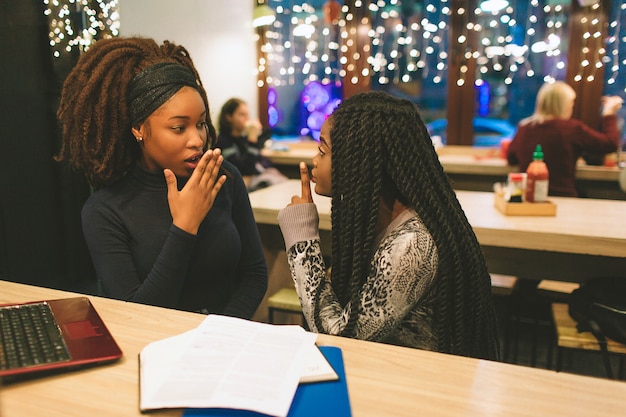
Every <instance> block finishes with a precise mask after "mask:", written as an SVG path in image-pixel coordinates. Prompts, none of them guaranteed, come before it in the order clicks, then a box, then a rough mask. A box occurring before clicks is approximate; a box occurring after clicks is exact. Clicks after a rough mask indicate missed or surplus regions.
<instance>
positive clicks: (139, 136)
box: [130, 125, 143, 142]
mask: <svg viewBox="0 0 626 417" xmlns="http://www.w3.org/2000/svg"><path fill="white" fill-rule="evenodd" d="M130 131H131V132H132V134H133V136H134V137H135V139H136V140H137V142H141V141H142V140H143V125H139V126H138V127H132V128H131V129H130Z"/></svg>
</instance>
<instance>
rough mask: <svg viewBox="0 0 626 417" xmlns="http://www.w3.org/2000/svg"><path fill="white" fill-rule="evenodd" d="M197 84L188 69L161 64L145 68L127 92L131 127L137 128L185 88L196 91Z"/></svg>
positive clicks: (173, 64) (178, 65)
mask: <svg viewBox="0 0 626 417" xmlns="http://www.w3.org/2000/svg"><path fill="white" fill-rule="evenodd" d="M198 85H199V82H198V81H197V80H196V77H195V76H194V75H193V73H192V72H191V70H189V68H187V67H185V66H183V65H180V64H176V63H172V62H161V63H159V64H155V65H153V66H151V67H148V68H146V69H145V70H143V71H142V72H140V73H139V74H137V76H135V78H133V79H132V81H131V82H130V85H129V88H128V113H129V117H130V123H131V126H137V125H138V124H139V123H141V122H143V121H144V120H146V119H147V118H148V116H150V115H151V114H152V113H153V112H154V111H155V110H156V109H158V108H159V107H161V105H162V104H163V103H165V102H166V101H167V100H169V99H170V97H172V96H173V95H174V94H176V92H177V91H178V90H180V89H181V88H182V87H184V86H189V87H193V88H195V89H196V90H198Z"/></svg>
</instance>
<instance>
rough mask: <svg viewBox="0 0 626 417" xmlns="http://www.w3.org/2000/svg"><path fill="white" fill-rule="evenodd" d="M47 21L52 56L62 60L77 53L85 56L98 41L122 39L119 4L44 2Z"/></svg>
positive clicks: (87, 0) (100, 0) (89, 0)
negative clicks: (116, 37)
mask: <svg viewBox="0 0 626 417" xmlns="http://www.w3.org/2000/svg"><path fill="white" fill-rule="evenodd" d="M43 4H44V6H45V9H44V15H46V16H47V17H48V21H49V28H50V31H49V33H48V39H49V44H50V47H51V48H52V55H53V56H54V57H55V58H61V57H62V56H63V54H69V53H72V52H73V51H75V50H78V51H79V52H84V51H86V50H87V49H89V47H90V46H91V44H92V43H93V42H95V41H96V40H97V39H105V38H110V37H113V36H118V35H119V27H120V23H119V7H118V1H117V0H110V1H105V0H67V1H65V2H59V1H57V0H43Z"/></svg>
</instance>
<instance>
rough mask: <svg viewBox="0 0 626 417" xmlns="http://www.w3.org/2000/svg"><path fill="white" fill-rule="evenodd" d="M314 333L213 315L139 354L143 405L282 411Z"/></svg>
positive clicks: (287, 404)
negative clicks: (192, 328)
mask: <svg viewBox="0 0 626 417" xmlns="http://www.w3.org/2000/svg"><path fill="white" fill-rule="evenodd" d="M315 339H316V335H315V334H313V333H308V332H306V331H304V329H302V328H301V327H299V326H276V325H270V324H265V323H258V322H252V321H248V320H242V319H236V318H232V317H226V316H218V315H209V316H207V318H206V319H205V320H204V321H203V322H202V323H201V324H200V326H198V327H197V328H196V329H194V330H192V331H189V332H186V333H183V334H181V335H178V336H174V337H171V338H168V339H164V340H161V341H157V342H154V343H151V344H149V345H148V346H146V347H145V348H144V349H143V351H142V352H141V354H140V373H141V376H140V378H141V389H140V390H141V391H140V392H141V399H140V408H141V409H142V410H148V409H158V408H178V407H206V408H208V407H216V408H217V407H219V408H234V409H244V410H252V411H256V412H260V413H264V414H268V415H271V416H277V417H284V416H286V415H287V413H288V412H289V407H290V405H291V401H292V399H293V396H294V394H295V391H296V389H297V386H298V382H299V380H300V376H301V374H302V372H303V369H304V367H305V363H306V360H307V357H310V352H311V350H310V349H311V347H315V345H314V343H315Z"/></svg>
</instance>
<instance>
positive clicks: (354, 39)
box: [342, 0, 372, 99]
mask: <svg viewBox="0 0 626 417" xmlns="http://www.w3.org/2000/svg"><path fill="white" fill-rule="evenodd" d="M369 3H370V0H363V1H362V5H361V7H360V8H358V9H357V8H356V7H355V5H354V4H355V0H346V1H345V2H344V4H345V5H347V6H348V12H347V13H345V14H344V17H345V18H346V27H345V30H346V34H347V36H346V37H345V38H343V42H342V44H343V45H342V46H344V45H345V47H346V48H347V49H346V52H345V53H344V54H343V56H344V57H345V58H346V64H345V65H344V66H343V69H344V70H345V71H346V75H345V77H344V79H343V96H344V99H346V98H348V97H350V96H353V95H354V94H357V93H361V92H367V91H370V90H371V75H370V72H369V71H370V66H369V63H368V62H367V61H368V59H369V56H370V47H371V45H370V39H369V36H368V32H369V30H370V29H371V27H372V23H371V20H370V15H369V8H368V5H369Z"/></svg>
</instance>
